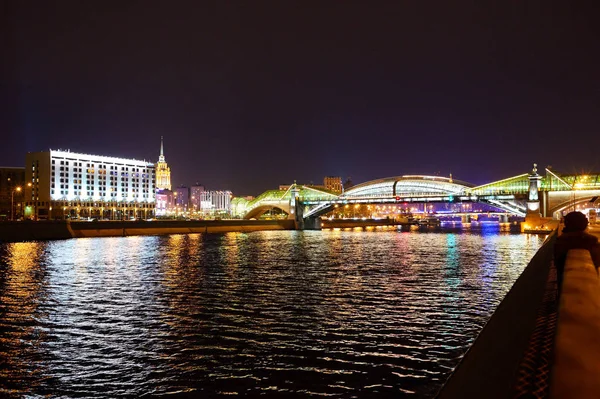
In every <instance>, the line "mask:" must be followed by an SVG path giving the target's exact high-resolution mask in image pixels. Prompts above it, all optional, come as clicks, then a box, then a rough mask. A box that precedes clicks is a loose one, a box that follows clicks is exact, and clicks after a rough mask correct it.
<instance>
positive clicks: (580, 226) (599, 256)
mask: <svg viewBox="0 0 600 399" xmlns="http://www.w3.org/2000/svg"><path fill="white" fill-rule="evenodd" d="M564 221H565V227H564V229H563V231H562V234H561V235H560V236H558V237H557V238H556V243H555V244H554V264H555V265H556V272H557V279H558V292H559V293H560V291H561V288H562V282H563V276H564V273H565V262H566V260H567V253H568V252H569V250H570V249H587V250H588V251H590V255H591V256H592V261H593V262H594V266H595V267H596V269H598V267H600V244H598V238H597V237H595V236H593V235H591V234H588V233H586V232H585V229H586V228H587V226H588V219H587V217H585V215H584V214H583V213H581V212H571V213H569V214H567V216H565V218H564Z"/></svg>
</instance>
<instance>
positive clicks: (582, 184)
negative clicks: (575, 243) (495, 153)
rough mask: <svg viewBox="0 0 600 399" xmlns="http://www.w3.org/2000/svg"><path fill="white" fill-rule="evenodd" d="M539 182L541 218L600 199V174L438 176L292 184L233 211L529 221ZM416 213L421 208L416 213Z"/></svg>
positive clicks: (238, 204) (304, 215)
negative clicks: (349, 208)
mask: <svg viewBox="0 0 600 399" xmlns="http://www.w3.org/2000/svg"><path fill="white" fill-rule="evenodd" d="M532 178H534V179H535V180H536V181H537V182H538V183H537V184H538V190H539V195H540V198H539V201H540V212H541V214H542V216H553V217H555V218H558V217H559V216H560V214H561V211H565V210H570V209H576V207H577V206H582V207H586V206H587V204H590V203H593V202H596V200H597V199H598V198H599V197H600V174H588V175H560V174H558V173H556V172H554V171H552V170H550V169H545V175H544V176H540V175H538V174H537V169H535V167H534V169H533V170H532V171H531V172H530V173H523V174H521V175H518V176H513V177H509V178H506V179H502V180H499V181H495V182H491V183H487V184H484V185H480V186H475V185H473V184H470V183H467V182H464V181H459V180H455V179H452V178H446V177H439V176H422V175H405V176H397V177H388V178H383V179H377V180H372V181H369V182H365V183H362V184H359V185H356V186H354V187H352V188H351V189H349V190H347V191H346V192H344V193H341V194H340V193H334V192H331V191H328V190H326V189H324V188H322V187H315V186H306V185H298V184H293V185H291V186H290V187H289V188H288V189H287V190H271V191H267V192H265V193H263V194H261V195H259V196H258V197H256V198H254V199H253V200H251V201H247V200H245V199H242V198H235V199H234V200H233V204H232V205H233V208H234V209H233V212H234V214H236V215H238V216H243V217H244V218H246V219H251V218H258V217H260V216H261V215H263V214H264V213H265V212H269V211H273V210H274V209H277V210H278V211H280V212H283V213H285V214H287V215H288V216H289V217H295V218H298V217H301V218H303V219H307V218H316V217H319V216H321V215H324V214H326V213H328V212H331V211H332V210H333V209H335V208H336V207H338V206H341V205H348V204H371V205H377V204H403V205H404V206H407V207H409V208H410V207H411V205H416V204H420V205H421V207H422V209H426V208H425V207H424V206H427V205H430V206H433V205H434V204H437V205H438V206H439V205H440V204H442V205H443V204H445V208H444V209H445V212H446V213H461V212H464V209H465V205H466V204H471V207H470V208H469V209H473V206H474V205H477V206H479V207H480V208H484V209H487V210H488V211H489V210H492V211H493V212H497V213H504V214H507V215H515V216H525V214H526V211H527V207H526V204H527V197H528V192H529V187H530V180H531V179H532ZM413 209H417V208H413Z"/></svg>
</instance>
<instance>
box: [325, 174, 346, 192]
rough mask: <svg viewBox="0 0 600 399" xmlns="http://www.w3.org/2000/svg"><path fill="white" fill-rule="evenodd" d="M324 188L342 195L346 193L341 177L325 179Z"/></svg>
mask: <svg viewBox="0 0 600 399" xmlns="http://www.w3.org/2000/svg"><path fill="white" fill-rule="evenodd" d="M323 186H324V187H325V188H326V189H327V190H329V191H333V192H334V193H341V192H342V191H344V184H343V183H342V178H341V177H339V176H325V178H324V179H323Z"/></svg>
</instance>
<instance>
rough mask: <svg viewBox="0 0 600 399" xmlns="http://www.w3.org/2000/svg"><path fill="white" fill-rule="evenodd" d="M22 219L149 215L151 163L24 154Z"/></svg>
mask: <svg viewBox="0 0 600 399" xmlns="http://www.w3.org/2000/svg"><path fill="white" fill-rule="evenodd" d="M25 181H26V182H31V187H26V191H25V200H26V203H25V206H26V210H25V212H26V216H28V214H29V215H31V217H32V218H34V219H58V218H82V217H86V218H98V219H111V220H115V219H118V220H123V219H130V218H148V217H152V216H154V206H155V190H156V187H155V186H156V183H155V182H156V174H155V168H154V164H153V163H150V162H146V161H139V160H134V159H125V158H116V157H108V156H102V155H90V154H79V153H74V152H70V151H61V150H59V151H56V150H50V151H44V152H34V153H28V154H27V155H26V159H25Z"/></svg>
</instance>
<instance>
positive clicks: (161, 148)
mask: <svg viewBox="0 0 600 399" xmlns="http://www.w3.org/2000/svg"><path fill="white" fill-rule="evenodd" d="M158 162H165V153H164V151H163V136H160V156H159V157H158Z"/></svg>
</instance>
